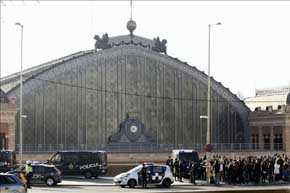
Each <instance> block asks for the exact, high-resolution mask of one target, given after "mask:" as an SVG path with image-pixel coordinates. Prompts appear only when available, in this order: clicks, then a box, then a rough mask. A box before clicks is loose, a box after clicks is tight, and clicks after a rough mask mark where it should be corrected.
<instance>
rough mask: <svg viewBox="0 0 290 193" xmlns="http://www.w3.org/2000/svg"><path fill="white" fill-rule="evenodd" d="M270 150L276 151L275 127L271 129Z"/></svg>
mask: <svg viewBox="0 0 290 193" xmlns="http://www.w3.org/2000/svg"><path fill="white" fill-rule="evenodd" d="M270 149H271V151H273V150H274V127H270Z"/></svg>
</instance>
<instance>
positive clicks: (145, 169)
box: [141, 164, 147, 188]
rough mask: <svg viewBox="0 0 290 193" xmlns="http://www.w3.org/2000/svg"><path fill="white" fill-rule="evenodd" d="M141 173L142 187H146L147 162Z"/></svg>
mask: <svg viewBox="0 0 290 193" xmlns="http://www.w3.org/2000/svg"><path fill="white" fill-rule="evenodd" d="M141 175H142V187H143V188H146V187H147V168H146V166H145V164H143V167H142V170H141Z"/></svg>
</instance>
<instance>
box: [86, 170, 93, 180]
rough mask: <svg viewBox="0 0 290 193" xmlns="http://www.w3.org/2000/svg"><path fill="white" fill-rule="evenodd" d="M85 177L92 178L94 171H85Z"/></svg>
mask: <svg viewBox="0 0 290 193" xmlns="http://www.w3.org/2000/svg"><path fill="white" fill-rule="evenodd" d="M85 178H86V179H91V178H92V173H91V172H90V171H88V172H86V173H85Z"/></svg>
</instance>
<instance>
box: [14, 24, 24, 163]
mask: <svg viewBox="0 0 290 193" xmlns="http://www.w3.org/2000/svg"><path fill="white" fill-rule="evenodd" d="M15 25H18V26H20V27H21V56H20V96H19V164H20V165H21V164H22V146H23V136H22V68H23V25H22V24H21V23H19V22H17V23H15Z"/></svg>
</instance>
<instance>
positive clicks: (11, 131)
mask: <svg viewBox="0 0 290 193" xmlns="http://www.w3.org/2000/svg"><path fill="white" fill-rule="evenodd" d="M15 126H16V124H15V122H10V123H9V124H8V149H9V150H15Z"/></svg>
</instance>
